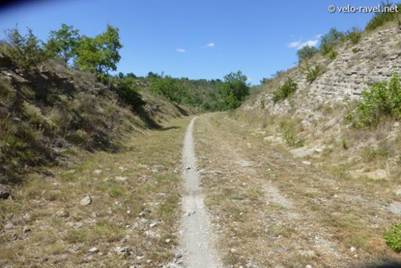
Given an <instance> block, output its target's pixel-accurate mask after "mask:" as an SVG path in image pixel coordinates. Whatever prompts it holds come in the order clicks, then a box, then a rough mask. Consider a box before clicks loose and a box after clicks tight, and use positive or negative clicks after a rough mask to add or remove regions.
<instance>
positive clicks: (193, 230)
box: [181, 118, 221, 268]
mask: <svg viewBox="0 0 401 268" xmlns="http://www.w3.org/2000/svg"><path fill="white" fill-rule="evenodd" d="M195 120H196V118H193V119H192V121H191V123H190V124H189V126H188V128H187V131H186V133H185V138H184V147H183V171H182V175H183V178H184V180H185V182H184V196H183V200H182V205H183V213H184V215H183V220H182V231H181V232H182V237H181V245H182V248H183V252H184V262H185V264H186V265H185V266H186V267H189V268H197V267H199V268H203V267H210V268H213V267H221V264H220V262H219V260H218V258H217V254H216V251H215V248H214V246H213V243H212V242H213V239H212V237H213V235H212V233H211V228H210V222H209V216H208V213H207V210H206V209H205V206H204V201H203V196H202V193H201V189H200V180H199V175H198V172H197V168H196V156H195V150H194V143H193V137H192V131H193V126H194V123H195Z"/></svg>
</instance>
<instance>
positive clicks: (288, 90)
mask: <svg viewBox="0 0 401 268" xmlns="http://www.w3.org/2000/svg"><path fill="white" fill-rule="evenodd" d="M296 90H297V83H295V82H294V81H293V80H292V79H291V78H288V79H287V81H285V83H284V84H283V85H282V86H280V87H279V88H278V89H277V90H276V91H274V92H273V102H274V103H276V102H279V101H282V100H285V99H286V98H288V97H289V96H291V95H292V94H294V92H295V91H296Z"/></svg>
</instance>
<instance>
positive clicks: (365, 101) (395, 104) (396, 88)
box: [347, 74, 401, 127]
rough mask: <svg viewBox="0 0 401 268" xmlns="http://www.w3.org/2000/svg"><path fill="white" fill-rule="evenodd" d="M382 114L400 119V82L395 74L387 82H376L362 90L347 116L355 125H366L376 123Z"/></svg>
mask: <svg viewBox="0 0 401 268" xmlns="http://www.w3.org/2000/svg"><path fill="white" fill-rule="evenodd" d="M383 116H390V117H393V118H394V119H396V120H399V119H401V83H400V79H399V77H398V75H395V74H394V75H393V76H392V77H391V79H390V80H389V81H388V82H380V83H376V84H374V85H373V86H372V87H371V88H370V89H367V90H365V91H364V92H362V99H361V100H360V102H359V103H358V104H357V107H356V109H355V111H354V112H353V113H350V114H348V116H347V118H348V119H349V120H351V122H352V124H353V125H354V126H355V127H367V126H375V125H377V124H378V123H379V121H380V118H381V117H383Z"/></svg>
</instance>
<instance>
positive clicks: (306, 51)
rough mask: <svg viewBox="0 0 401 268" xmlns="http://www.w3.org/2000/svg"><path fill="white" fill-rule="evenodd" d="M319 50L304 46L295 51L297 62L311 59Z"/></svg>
mask: <svg viewBox="0 0 401 268" xmlns="http://www.w3.org/2000/svg"><path fill="white" fill-rule="evenodd" d="M317 53H319V50H318V49H317V48H316V47H313V46H304V47H303V48H300V49H299V50H298V51H297V55H298V60H299V62H301V61H304V60H307V59H310V58H312V57H313V56H314V55H315V54H317Z"/></svg>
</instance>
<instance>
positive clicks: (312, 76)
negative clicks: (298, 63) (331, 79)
mask: <svg viewBox="0 0 401 268" xmlns="http://www.w3.org/2000/svg"><path fill="white" fill-rule="evenodd" d="M304 73H305V75H306V81H308V83H312V82H313V81H315V80H316V78H318V77H319V76H320V75H321V74H322V73H323V68H322V67H321V66H320V65H316V66H312V67H311V66H310V65H309V64H307V65H306V67H305V69H304Z"/></svg>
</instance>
